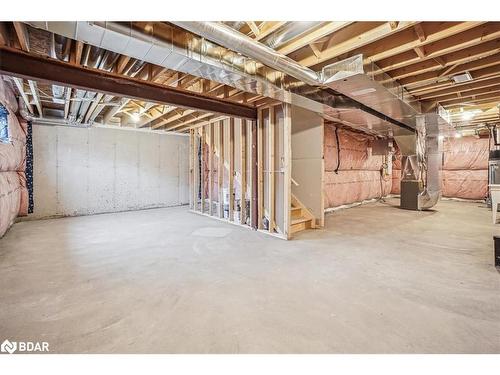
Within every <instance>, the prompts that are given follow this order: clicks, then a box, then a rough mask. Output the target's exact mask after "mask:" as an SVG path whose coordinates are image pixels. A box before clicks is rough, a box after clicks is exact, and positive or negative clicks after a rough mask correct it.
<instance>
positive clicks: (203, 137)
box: [200, 126, 207, 213]
mask: <svg viewBox="0 0 500 375" xmlns="http://www.w3.org/2000/svg"><path fill="white" fill-rule="evenodd" d="M206 137H207V136H206V126H203V127H202V128H201V150H200V151H201V208H200V211H201V213H205V181H206V179H207V176H206V173H205V159H206V156H205V149H206V147H207V145H206Z"/></svg>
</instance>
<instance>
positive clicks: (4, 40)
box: [0, 22, 9, 46]
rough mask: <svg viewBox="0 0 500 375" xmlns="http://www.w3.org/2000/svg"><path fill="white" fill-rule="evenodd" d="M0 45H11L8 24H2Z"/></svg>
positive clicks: (0, 26)
mask: <svg viewBox="0 0 500 375" xmlns="http://www.w3.org/2000/svg"><path fill="white" fill-rule="evenodd" d="M0 45H4V46H8V45H9V31H8V28H7V24H6V22H0Z"/></svg>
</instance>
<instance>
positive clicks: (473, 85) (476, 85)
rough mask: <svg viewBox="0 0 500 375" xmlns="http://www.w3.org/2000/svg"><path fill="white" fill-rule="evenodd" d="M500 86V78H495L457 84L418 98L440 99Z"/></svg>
mask: <svg viewBox="0 0 500 375" xmlns="http://www.w3.org/2000/svg"><path fill="white" fill-rule="evenodd" d="M496 85H500V77H494V78H490V79H486V80H482V81H478V82H474V81H471V82H469V83H462V84H455V85H453V86H452V87H448V88H445V89H442V90H438V91H434V92H431V93H427V94H424V95H421V96H418V97H417V98H418V99H419V100H428V99H431V98H438V97H442V96H447V95H450V94H454V93H457V92H466V91H470V90H476V89H481V88H485V87H491V86H496Z"/></svg>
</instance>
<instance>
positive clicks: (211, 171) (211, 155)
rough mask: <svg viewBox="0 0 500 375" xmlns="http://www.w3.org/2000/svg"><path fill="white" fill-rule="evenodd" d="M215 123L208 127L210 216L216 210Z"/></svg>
mask: <svg viewBox="0 0 500 375" xmlns="http://www.w3.org/2000/svg"><path fill="white" fill-rule="evenodd" d="M214 127H215V124H214V123H210V124H209V125H208V131H209V138H210V139H209V142H210V146H209V148H208V173H209V175H208V204H209V206H208V214H209V215H210V216H212V215H213V209H214V197H213V192H214V156H215V147H214V146H215V139H214V138H215V136H214Z"/></svg>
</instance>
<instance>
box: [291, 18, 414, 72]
mask: <svg viewBox="0 0 500 375" xmlns="http://www.w3.org/2000/svg"><path fill="white" fill-rule="evenodd" d="M415 23H416V22H407V21H404V22H400V23H399V24H398V27H397V28H396V29H391V27H390V25H389V23H384V24H382V25H380V26H378V27H375V28H373V29H371V30H368V31H366V32H365V33H363V34H360V35H354V36H353V37H352V38H351V39H348V40H345V41H343V42H341V43H339V44H333V45H331V46H329V47H327V48H326V49H324V50H323V51H322V52H321V57H320V58H319V59H318V58H317V57H316V56H314V55H313V56H309V57H306V58H304V59H301V60H300V61H299V63H300V64H302V65H305V66H312V65H315V64H318V63H322V62H325V61H328V60H331V59H333V58H334V57H337V56H340V55H343V54H345V53H348V52H350V51H353V50H355V49H358V48H361V47H363V46H366V45H367V44H370V43H373V42H376V41H378V40H380V39H382V38H384V37H387V36H389V35H391V34H393V33H396V32H399V31H401V30H404V29H405V28H408V27H411V26H413V25H414V24H415Z"/></svg>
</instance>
